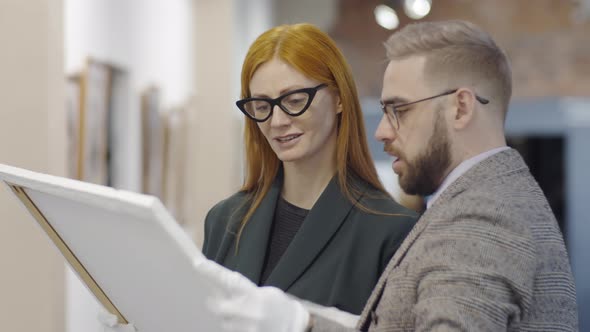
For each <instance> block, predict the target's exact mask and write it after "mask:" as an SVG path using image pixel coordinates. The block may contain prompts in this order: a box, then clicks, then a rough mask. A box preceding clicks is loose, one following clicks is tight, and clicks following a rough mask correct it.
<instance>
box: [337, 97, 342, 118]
mask: <svg viewBox="0 0 590 332" xmlns="http://www.w3.org/2000/svg"><path fill="white" fill-rule="evenodd" d="M342 109H343V107H342V99H340V95H337V96H336V114H340V113H342Z"/></svg>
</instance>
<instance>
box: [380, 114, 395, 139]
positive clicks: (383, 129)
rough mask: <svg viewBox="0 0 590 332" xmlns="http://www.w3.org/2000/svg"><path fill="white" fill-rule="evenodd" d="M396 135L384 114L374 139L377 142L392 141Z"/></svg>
mask: <svg viewBox="0 0 590 332" xmlns="http://www.w3.org/2000/svg"><path fill="white" fill-rule="evenodd" d="M396 135H397V130H396V129H395V128H394V126H393V125H392V123H391V121H390V120H389V118H388V117H387V115H386V114H383V116H382V117H381V121H379V125H378V126H377V130H376V131H375V139H376V140H378V141H379V142H386V141H393V140H395V137H396Z"/></svg>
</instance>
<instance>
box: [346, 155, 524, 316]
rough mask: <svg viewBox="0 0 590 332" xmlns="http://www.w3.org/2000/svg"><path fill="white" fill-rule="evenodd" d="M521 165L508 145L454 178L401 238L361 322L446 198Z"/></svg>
mask: <svg viewBox="0 0 590 332" xmlns="http://www.w3.org/2000/svg"><path fill="white" fill-rule="evenodd" d="M522 168H526V165H525V164H524V162H522V158H521V157H520V155H519V154H518V153H517V152H516V151H515V150H512V149H509V150H506V151H502V152H499V153H497V154H495V155H492V156H490V157H489V158H487V159H484V160H483V161H481V162H480V163H479V164H477V165H475V166H474V167H472V168H471V169H469V170H468V171H467V172H465V174H463V175H461V176H460V177H459V178H458V179H457V180H455V182H453V183H452V184H451V185H450V186H449V187H448V188H447V189H446V190H445V191H444V192H443V193H442V194H441V195H440V197H439V198H438V199H437V200H436V202H434V204H432V206H431V207H430V208H429V209H428V210H426V212H424V214H423V215H422V216H421V217H420V219H419V220H418V222H417V223H416V225H414V228H413V229H412V230H411V231H410V233H409V234H408V236H407V237H406V239H405V240H404V242H402V244H401V246H400V247H399V249H398V250H397V251H396V253H395V254H394V255H393V257H392V259H391V261H390V262H389V264H388V265H387V267H386V268H385V270H384V271H383V274H382V275H381V277H380V278H379V281H378V282H377V285H376V286H375V289H374V290H373V293H372V294H371V296H370V297H369V300H368V301H367V305H366V306H365V308H364V309H363V312H362V314H361V318H360V320H359V325H358V326H360V327H366V326H367V324H368V322H369V321H370V317H371V316H370V313H371V311H373V310H374V309H375V307H376V306H377V305H378V303H379V299H380V298H381V294H382V293H383V290H384V288H385V284H386V282H387V278H388V276H389V274H390V273H391V271H392V270H393V269H395V268H396V267H397V266H398V265H399V264H400V262H401V260H402V259H403V258H404V256H405V255H406V253H407V252H408V250H409V249H410V248H411V247H412V245H413V244H414V242H415V241H416V239H418V237H419V236H420V234H421V233H422V232H423V231H424V229H426V226H428V224H430V223H431V222H433V221H435V220H436V218H438V215H439V214H440V211H438V212H437V210H439V209H440V208H444V206H445V204H446V202H447V201H449V200H451V199H453V198H454V197H455V196H457V195H459V194H460V193H462V192H463V191H465V190H467V189H468V188H469V187H471V186H473V185H477V182H480V181H485V179H486V178H487V177H490V176H499V175H501V174H502V173H505V172H512V171H514V170H515V169H517V170H519V169H522Z"/></svg>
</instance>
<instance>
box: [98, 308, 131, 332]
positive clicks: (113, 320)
mask: <svg viewBox="0 0 590 332" xmlns="http://www.w3.org/2000/svg"><path fill="white" fill-rule="evenodd" d="M98 321H99V322H100V325H101V326H102V329H103V331H104V332H137V329H136V328H135V326H133V324H119V323H118V321H117V316H115V315H113V314H111V313H109V312H106V311H105V312H100V313H99V314H98Z"/></svg>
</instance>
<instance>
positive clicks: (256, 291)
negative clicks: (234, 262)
mask: <svg viewBox="0 0 590 332" xmlns="http://www.w3.org/2000/svg"><path fill="white" fill-rule="evenodd" d="M194 264H195V267H196V269H197V270H198V271H199V273H201V274H202V275H203V276H204V277H206V278H208V279H209V280H211V281H212V284H215V285H216V286H217V288H220V289H221V291H220V292H217V294H216V295H214V296H212V297H211V298H209V299H207V307H208V308H209V309H210V311H211V313H213V314H214V315H216V316H217V319H218V320H219V321H221V328H222V330H221V331H220V332H237V331H240V332H260V331H261V332H265V331H273V332H303V331H305V330H306V328H307V326H308V322H309V319H310V318H309V312H308V311H307V310H306V309H305V308H304V307H303V305H302V304H301V303H299V302H298V301H296V300H293V299H291V298H289V297H288V296H287V295H286V294H285V293H283V292H282V291H281V290H279V289H278V288H274V287H257V286H256V285H255V284H254V283H252V282H251V281H250V280H248V279H247V278H246V277H244V276H242V275H241V274H239V273H237V272H233V271H230V270H228V269H226V268H224V267H222V266H220V265H218V264H217V263H215V262H213V261H209V260H203V259H196V260H195V261H194Z"/></svg>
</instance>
